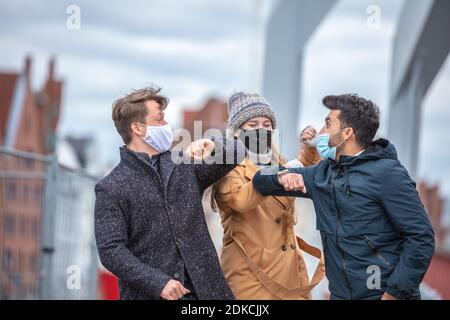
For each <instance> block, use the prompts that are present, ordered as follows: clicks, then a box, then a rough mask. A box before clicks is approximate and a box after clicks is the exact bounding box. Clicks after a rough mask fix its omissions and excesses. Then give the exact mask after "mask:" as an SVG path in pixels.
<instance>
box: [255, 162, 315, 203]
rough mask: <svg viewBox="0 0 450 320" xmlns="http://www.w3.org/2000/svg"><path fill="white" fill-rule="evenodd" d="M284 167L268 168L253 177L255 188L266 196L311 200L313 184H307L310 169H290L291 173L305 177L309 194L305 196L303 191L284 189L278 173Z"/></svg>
mask: <svg viewBox="0 0 450 320" xmlns="http://www.w3.org/2000/svg"><path fill="white" fill-rule="evenodd" d="M282 169H285V168H284V167H267V168H263V169H261V170H260V171H258V172H257V173H256V175H255V176H254V177H253V186H254V187H255V189H256V190H258V192H259V193H261V194H262V195H264V196H268V195H271V196H285V197H299V198H310V195H309V191H308V190H309V188H310V187H312V184H310V183H307V179H308V177H307V176H308V175H307V171H308V170H310V169H311V167H310V168H301V167H299V168H289V169H288V170H289V172H290V173H297V174H301V175H302V176H303V180H304V181H305V185H306V191H307V192H308V193H306V194H304V193H303V192H301V191H286V190H285V189H284V187H283V186H282V185H281V184H280V183H279V182H278V172H279V171H280V170H282Z"/></svg>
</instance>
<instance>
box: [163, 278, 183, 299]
mask: <svg viewBox="0 0 450 320" xmlns="http://www.w3.org/2000/svg"><path fill="white" fill-rule="evenodd" d="M187 293H189V290H188V289H186V288H185V287H183V285H182V284H181V282H179V281H176V280H169V282H167V284H166V286H165V287H164V289H163V290H162V291H161V294H160V296H161V298H163V299H166V300H178V299H180V298H182V297H183V296H184V295H185V294H187Z"/></svg>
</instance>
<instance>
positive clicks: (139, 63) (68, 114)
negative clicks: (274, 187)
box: [0, 0, 450, 196]
mask: <svg viewBox="0 0 450 320" xmlns="http://www.w3.org/2000/svg"><path fill="white" fill-rule="evenodd" d="M276 3H277V2H276V1H271V0H259V1H258V0H243V1H229V0H209V1H207V0H204V1H202V0H152V1H148V0H142V1H141V0H133V1H128V2H123V1H50V0H47V1H45V0H36V1H6V0H0V48H1V50H0V69H1V70H11V71H14V70H20V69H21V68H22V65H23V59H24V56H25V54H26V53H31V54H32V55H33V59H34V60H33V63H34V64H33V81H34V84H35V86H38V85H40V84H42V81H43V78H44V76H45V71H46V68H47V61H48V58H49V57H50V56H51V55H52V54H54V55H56V57H57V73H58V75H59V76H60V77H62V78H63V79H64V81H65V88H64V101H63V102H64V103H63V114H62V119H61V125H60V128H59V132H60V134H61V135H65V134H75V135H92V136H93V137H94V138H95V140H96V145H97V147H98V148H97V153H98V157H97V158H98V159H99V161H101V162H102V163H108V162H109V163H116V162H117V161H118V147H119V146H120V145H121V140H120V137H119V136H118V135H117V133H116V131H115V129H114V127H113V123H112V120H111V103H112V102H113V100H114V99H115V98H117V97H119V96H120V95H122V94H123V93H125V92H127V91H128V90H129V89H131V88H139V87H141V86H142V85H144V84H146V83H155V84H158V85H160V86H162V87H163V88H164V91H165V93H166V94H167V95H168V96H169V97H170V99H171V104H170V106H169V109H168V110H167V118H168V120H169V121H171V122H172V123H173V124H174V125H175V126H177V125H180V121H181V118H180V115H181V113H180V110H181V108H182V107H186V106H198V105H200V104H201V103H202V102H203V101H204V100H205V99H207V98H208V97H209V96H211V95H215V96H218V97H221V98H226V97H227V96H229V95H230V94H231V93H232V91H233V90H235V89H244V90H248V89H251V90H257V89H258V84H259V83H260V78H259V77H260V74H261V71H260V67H261V65H262V56H263V50H262V48H263V42H261V40H263V37H262V35H263V30H264V27H265V21H266V19H267V16H268V15H269V14H270V10H271V8H272V7H273V6H274V5H276ZM71 4H76V5H78V6H79V7H80V9H81V29H79V30H69V29H68V28H67V27H66V19H67V18H68V16H69V14H67V13H66V9H67V7H68V6H69V5H71ZM373 4H374V5H378V6H379V7H380V9H381V25H380V26H381V28H380V29H379V30H373V29H370V28H367V26H366V21H367V19H368V14H367V13H366V9H367V7H368V6H369V5H373ZM402 4H403V0H383V1H374V0H367V1H366V0H341V1H338V2H337V4H336V5H335V6H334V7H333V9H332V11H331V12H330V13H329V15H328V16H327V17H326V19H325V20H324V22H323V23H322V24H321V25H320V27H319V28H318V30H317V31H316V32H315V34H314V35H313V37H312V39H311V40H310V42H309V43H308V45H307V48H306V49H305V55H304V56H305V60H304V74H303V86H302V99H301V102H302V105H303V111H302V112H301V114H300V120H299V124H300V126H301V127H303V126H305V125H307V124H314V125H316V126H320V125H321V124H322V122H323V117H324V116H325V110H324V109H323V108H321V106H320V100H321V98H322V97H323V96H324V95H326V94H330V93H344V92H355V93H359V94H360V95H362V96H365V97H367V98H370V99H372V100H374V101H375V102H377V103H378V104H379V106H380V108H381V110H382V112H383V119H382V121H383V122H382V127H381V129H380V135H381V136H386V134H387V132H386V128H387V122H386V116H387V113H388V101H389V99H388V97H389V76H390V74H389V72H390V63H391V48H392V46H391V44H392V37H393V35H394V33H395V27H396V23H397V21H398V17H399V13H400V10H401V8H402ZM254 52H257V55H256V56H254V55H251V54H252V53H254ZM449 87H450V63H448V62H447V63H446V65H445V67H444V68H443V70H442V71H441V73H440V74H439V76H438V78H437V79H436V81H435V82H434V84H433V86H432V88H431V90H430V92H429V94H428V96H427V98H426V101H425V105H424V112H423V114H424V117H423V130H422V133H421V140H420V147H421V152H420V159H419V174H420V176H421V177H426V178H427V180H429V181H431V182H441V183H442V185H443V187H444V188H445V193H446V195H447V196H450V182H449V181H450V166H449V163H450V150H449V149H447V148H443V146H445V145H448V144H449V143H450V126H448V124H449V123H450V108H449V107H448V101H449V100H450V92H449V90H448V88H449Z"/></svg>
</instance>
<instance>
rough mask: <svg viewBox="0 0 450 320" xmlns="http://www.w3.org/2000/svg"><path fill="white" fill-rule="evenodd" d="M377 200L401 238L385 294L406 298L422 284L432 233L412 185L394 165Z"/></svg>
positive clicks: (431, 242)
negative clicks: (401, 247) (401, 246)
mask: <svg viewBox="0 0 450 320" xmlns="http://www.w3.org/2000/svg"><path fill="white" fill-rule="evenodd" d="M381 201H382V203H383V206H384V208H385V210H386V212H387V214H388V215H389V217H390V219H391V221H392V223H393V224H394V226H395V228H396V230H397V232H399V233H400V234H401V235H402V236H403V237H404V239H405V243H404V245H403V252H402V253H401V255H400V259H399V261H398V263H397V265H396V267H395V269H394V271H393V272H392V274H391V276H390V277H389V278H388V280H387V289H386V291H387V292H388V293H389V294H391V295H392V296H394V297H396V298H399V299H406V298H408V297H410V296H411V295H412V294H413V292H414V290H415V289H417V287H418V286H419V284H420V282H421V281H422V279H423V277H424V275H425V272H426V271H427V269H428V266H429V264H430V261H431V258H432V256H433V253H434V232H433V228H432V226H431V223H430V221H429V219H428V215H427V213H426V211H425V208H424V206H423V204H422V202H421V201H420V198H419V194H418V192H417V189H416V183H415V182H414V181H413V180H412V179H411V178H410V176H409V174H408V172H407V171H406V169H405V168H404V167H403V166H402V165H400V164H399V163H395V164H394V165H393V166H392V167H391V168H390V169H389V170H387V172H386V174H384V175H383V184H382V191H381Z"/></svg>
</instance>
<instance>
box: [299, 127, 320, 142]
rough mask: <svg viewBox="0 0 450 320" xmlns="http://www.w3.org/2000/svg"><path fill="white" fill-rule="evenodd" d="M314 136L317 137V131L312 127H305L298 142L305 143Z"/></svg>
mask: <svg viewBox="0 0 450 320" xmlns="http://www.w3.org/2000/svg"><path fill="white" fill-rule="evenodd" d="M316 135H317V130H316V129H315V128H314V127H313V126H307V127H306V128H305V129H303V131H302V132H301V133H300V142H303V143H307V142H308V141H311V140H312V139H314V137H315V136H316Z"/></svg>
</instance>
